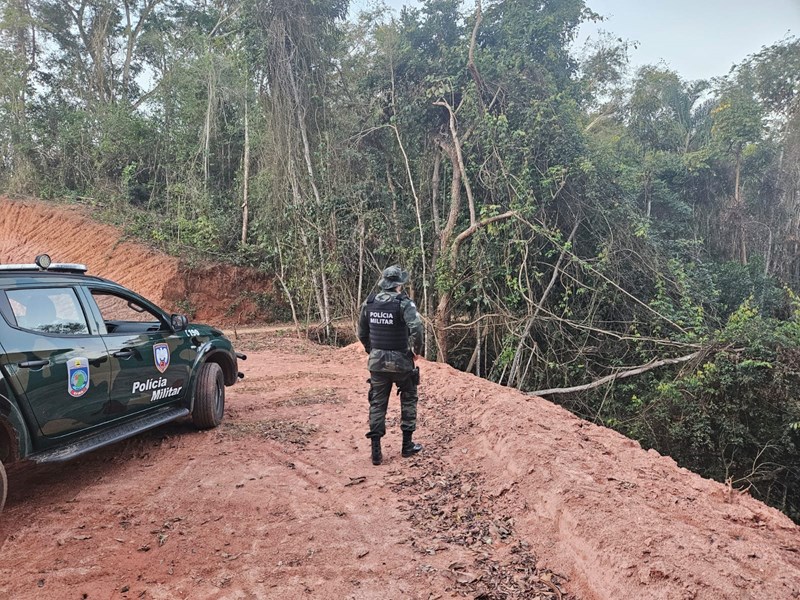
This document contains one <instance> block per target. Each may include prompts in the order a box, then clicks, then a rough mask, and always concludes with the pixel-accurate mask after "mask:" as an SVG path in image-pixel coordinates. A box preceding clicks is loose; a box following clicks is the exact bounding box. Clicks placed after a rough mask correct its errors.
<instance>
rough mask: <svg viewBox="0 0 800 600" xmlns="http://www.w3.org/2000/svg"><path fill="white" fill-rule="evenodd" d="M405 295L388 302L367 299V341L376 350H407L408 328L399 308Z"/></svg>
mask: <svg viewBox="0 0 800 600" xmlns="http://www.w3.org/2000/svg"><path fill="white" fill-rule="evenodd" d="M406 297H407V296H405V295H399V296H395V297H393V298H389V299H388V300H377V299H376V298H375V297H374V296H370V297H369V298H368V299H367V306H366V311H367V321H368V322H369V340H370V345H371V346H372V348H374V349H376V350H408V327H407V326H406V323H405V321H404V319H403V312H402V310H401V308H400V306H401V303H402V300H403V299H404V298H406Z"/></svg>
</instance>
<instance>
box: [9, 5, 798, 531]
mask: <svg viewBox="0 0 800 600" xmlns="http://www.w3.org/2000/svg"><path fill="white" fill-rule="evenodd" d="M348 10H349V3H348V1H347V0H118V1H110V0H0V20H1V22H2V25H1V26H0V146H1V147H2V156H1V157H0V191H2V192H3V193H6V194H10V195H19V196H35V197H40V198H47V199H53V200H58V201H62V202H63V201H67V202H81V203H83V204H88V205H91V206H92V207H93V210H94V212H95V213H97V214H102V215H105V216H106V217H107V218H113V219H114V220H116V221H117V222H118V223H120V224H122V225H124V226H125V227H126V228H127V231H128V232H129V233H130V234H131V235H134V236H138V237H140V238H143V239H145V240H147V241H148V242H149V243H151V244H155V245H158V246H160V247H162V248H164V249H165V250H167V251H169V252H175V253H180V254H183V255H186V256H189V257H198V258H206V257H213V258H215V259H216V260H224V261H230V262H234V263H236V264H242V265H249V266H252V267H254V268H258V269H261V270H263V271H264V272H266V273H268V274H269V275H270V276H272V277H274V278H275V279H276V280H277V281H278V282H279V286H278V289H280V290H282V292H283V294H282V296H281V297H265V298H263V299H262V301H263V302H271V303H276V304H280V305H282V306H283V307H285V317H286V318H287V319H292V318H293V319H296V320H306V321H309V322H319V323H322V328H323V330H327V331H328V333H329V334H330V329H331V328H332V327H333V324H334V323H341V322H342V321H345V322H348V321H353V320H354V316H355V315H356V314H357V310H358V306H359V303H360V301H361V299H362V298H363V297H364V296H365V295H366V293H367V292H368V291H369V290H370V289H371V288H372V286H373V284H374V282H375V281H376V280H377V278H378V274H379V272H380V270H381V269H382V268H383V267H385V266H387V265H388V264H391V263H395V262H398V263H402V264H403V265H405V266H406V267H407V268H408V269H409V270H410V271H411V273H412V274H413V275H412V277H413V280H412V284H411V289H410V292H411V294H412V295H413V296H414V297H415V299H416V300H417V304H418V305H419V306H420V309H421V312H422V313H423V315H424V317H425V320H426V326H427V328H428V333H429V335H428V343H427V349H426V350H427V355H428V357H429V358H430V359H432V360H440V361H447V362H449V363H450V364H452V365H454V366H456V367H458V368H460V369H463V370H467V371H471V372H474V373H475V374H477V375H479V376H481V377H485V378H488V379H491V380H493V381H496V382H499V383H501V384H503V385H507V386H513V387H517V388H519V389H521V390H524V391H529V392H534V391H538V392H540V393H544V392H546V393H545V394H544V395H546V396H547V397H549V398H552V399H554V400H557V401H559V402H561V403H563V404H564V405H565V406H567V407H568V408H570V409H571V410H573V411H574V412H576V413H578V414H579V415H581V416H583V417H585V418H587V419H590V420H592V421H594V422H596V423H600V424H604V425H607V426H610V427H614V428H616V429H617V430H619V431H621V432H623V433H625V434H626V435H629V436H631V437H633V438H635V439H637V440H639V441H641V443H642V444H643V445H644V446H645V447H653V448H656V449H657V450H658V451H660V452H662V453H665V454H669V455H671V456H672V457H674V458H675V459H676V460H677V461H678V463H679V464H681V465H683V466H686V467H688V468H691V469H693V470H695V471H697V472H699V473H701V474H703V475H706V476H709V477H713V478H716V479H718V480H720V481H725V482H728V484H729V485H731V486H733V487H735V488H741V489H747V490H749V493H751V494H753V495H754V496H756V497H758V498H761V499H763V500H764V501H766V502H768V503H770V504H772V505H774V506H777V507H779V508H780V509H781V510H783V511H785V512H786V513H787V514H789V515H790V516H792V517H793V518H794V519H800V298H798V296H797V295H796V292H797V291H798V290H800V99H798V92H800V89H799V88H798V86H799V85H800V40H798V39H797V38H785V39H783V40H778V41H776V43H775V44H774V45H772V46H770V47H765V48H763V49H762V50H761V51H760V52H758V53H757V54H754V55H752V56H750V57H749V58H748V59H747V60H745V61H743V62H742V63H741V64H739V65H738V66H736V67H735V68H734V69H732V70H731V72H729V73H727V74H721V76H720V77H719V78H716V79H714V80H712V81H686V80H684V79H683V78H682V77H681V75H680V74H679V73H676V72H674V71H671V70H670V69H669V68H667V67H665V66H664V65H653V66H646V67H642V68H640V69H638V70H636V71H635V72H630V69H629V68H628V50H629V46H628V43H627V42H625V41H624V40H620V39H617V38H614V37H612V36H609V37H605V38H601V39H599V40H596V41H595V42H594V43H593V44H592V45H590V46H587V47H586V48H584V49H582V50H581V49H575V48H574V40H575V37H576V34H577V31H578V27H579V26H580V25H581V24H582V23H584V22H586V21H589V20H598V19H600V17H599V16H598V15H597V14H595V13H594V12H593V11H592V10H591V0H589V1H588V2H586V1H584V0H536V1H531V0H484V1H483V2H481V1H480V0H478V1H477V2H474V3H473V2H464V3H462V2H459V1H458V0H426V1H424V2H421V3H420V5H419V7H418V8H413V9H404V10H403V11H402V12H401V13H400V14H399V15H394V14H392V13H391V12H389V11H388V10H386V9H385V8H382V7H380V6H378V7H377V8H374V9H372V10H370V11H368V12H364V13H362V14H360V15H358V16H357V17H352V18H348ZM632 375H635V377H634V376H632ZM570 388H575V389H570Z"/></svg>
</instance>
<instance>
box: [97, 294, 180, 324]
mask: <svg viewBox="0 0 800 600" xmlns="http://www.w3.org/2000/svg"><path fill="white" fill-rule="evenodd" d="M92 297H93V298H94V301H95V302H96V303H97V307H98V308H99V309H100V314H101V315H102V317H103V321H104V322H105V324H106V329H107V330H108V332H109V333H114V332H118V333H122V332H134V331H158V330H160V329H166V328H167V327H166V325H165V324H164V323H163V322H162V319H161V316H160V315H158V314H157V313H155V312H153V311H151V310H150V309H149V308H147V307H146V306H144V305H142V304H140V303H139V302H137V301H136V300H133V299H131V298H126V297H124V296H118V295H117V294H111V293H109V292H106V291H102V290H92Z"/></svg>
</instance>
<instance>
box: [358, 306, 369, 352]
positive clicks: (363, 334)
mask: <svg viewBox="0 0 800 600" xmlns="http://www.w3.org/2000/svg"><path fill="white" fill-rule="evenodd" d="M366 308H367V303H366V302H365V303H364V304H362V305H361V314H360V315H359V317H358V340H359V341H360V342H361V345H362V346H364V350H366V351H367V354H369V352H370V351H371V350H372V348H371V347H370V343H369V319H368V318H367V310H366Z"/></svg>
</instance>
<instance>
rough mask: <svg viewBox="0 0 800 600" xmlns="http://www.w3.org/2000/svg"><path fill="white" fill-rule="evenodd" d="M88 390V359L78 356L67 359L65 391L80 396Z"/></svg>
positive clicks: (74, 396) (76, 396)
mask: <svg viewBox="0 0 800 600" xmlns="http://www.w3.org/2000/svg"><path fill="white" fill-rule="evenodd" d="M88 390H89V359H87V358H85V357H83V356H79V357H78V358H73V359H70V360H68V361H67V391H68V392H69V395H70V396H72V397H73V398H80V397H81V396H83V395H84V394H85V393H86V392H87V391H88Z"/></svg>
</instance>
